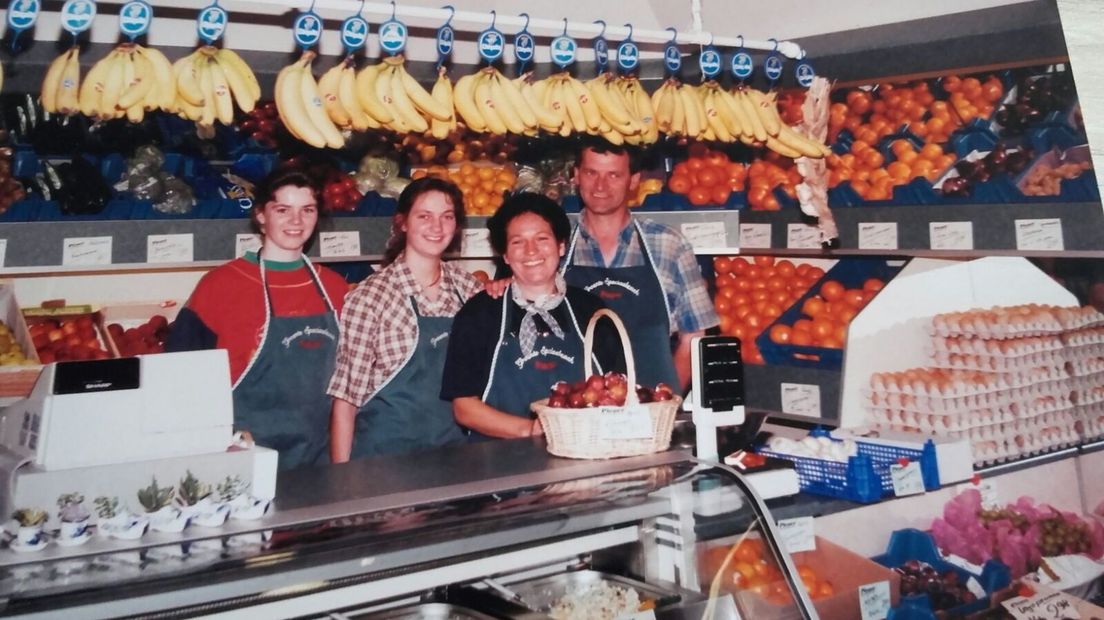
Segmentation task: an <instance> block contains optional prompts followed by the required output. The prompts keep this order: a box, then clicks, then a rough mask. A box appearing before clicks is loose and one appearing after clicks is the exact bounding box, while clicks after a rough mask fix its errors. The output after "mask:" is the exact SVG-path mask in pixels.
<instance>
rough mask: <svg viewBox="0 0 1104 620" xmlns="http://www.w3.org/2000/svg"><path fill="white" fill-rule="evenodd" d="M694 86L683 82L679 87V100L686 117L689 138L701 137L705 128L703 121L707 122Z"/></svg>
mask: <svg viewBox="0 0 1104 620" xmlns="http://www.w3.org/2000/svg"><path fill="white" fill-rule="evenodd" d="M693 88H694V87H693V86H691V85H689V84H683V85H682V86H680V87H679V89H678V94H679V101H680V102H681V103H682V113H683V115H684V117H685V119H686V137H688V138H697V137H699V136H700V135H701V133H702V130H703V127H702V123H704V122H705V119H703V118H702V115H701V112H700V110H699V106H701V100H699V99H698V97H697V95H695V94H694V91H693Z"/></svg>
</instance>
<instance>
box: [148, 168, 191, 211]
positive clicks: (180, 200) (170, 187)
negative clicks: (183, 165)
mask: <svg viewBox="0 0 1104 620" xmlns="http://www.w3.org/2000/svg"><path fill="white" fill-rule="evenodd" d="M162 187H163V188H164V191H163V192H162V194H161V197H160V199H159V200H157V201H156V202H154V203H153V208H154V209H157V210H158V211H160V212H161V213H172V214H184V213H190V212H191V210H192V208H193V207H194V206H195V194H194V193H193V192H192V188H191V187H190V186H189V185H188V184H187V183H185V182H184V180H183V179H180V178H178V177H174V176H172V175H171V174H167V175H165V176H164V178H163V180H162Z"/></svg>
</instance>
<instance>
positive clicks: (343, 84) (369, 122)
mask: <svg viewBox="0 0 1104 620" xmlns="http://www.w3.org/2000/svg"><path fill="white" fill-rule="evenodd" d="M337 98H338V99H339V100H340V101H341V107H342V108H344V109H345V111H346V112H348V113H349V118H350V120H351V122H352V124H353V129H355V130H357V131H366V130H368V129H379V128H380V127H382V126H383V125H381V124H380V122H379V121H377V120H376V119H375V117H373V116H372V115H371V114H368V113H367V112H365V111H364V108H362V107H361V106H360V98H359V97H357V92H356V61H355V59H353V58H351V57H350V58H346V59H345V62H344V64H343V66H342V68H341V77H340V80H339V81H338V84H337Z"/></svg>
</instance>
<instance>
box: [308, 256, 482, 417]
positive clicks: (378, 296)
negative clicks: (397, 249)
mask: <svg viewBox="0 0 1104 620" xmlns="http://www.w3.org/2000/svg"><path fill="white" fill-rule="evenodd" d="M442 266H443V272H442V274H441V290H440V294H439V295H438V296H437V300H436V301H430V300H428V299H426V298H425V297H424V296H423V295H422V293H421V287H420V286H418V284H417V282H415V280H414V275H413V274H412V273H411V272H410V268H409V267H407V265H406V262H405V261H403V260H402V257H401V256H400V257H399V258H398V259H396V260H395V262H394V263H391V264H390V265H388V266H387V267H385V268H383V269H381V270H380V271H379V272H377V273H374V274H372V275H371V276H369V277H368V278H366V279H365V280H364V281H363V282H361V283H360V284H359V285H357V287H356V288H355V289H353V290H352V291H350V292H349V294H348V295H346V296H345V307H344V309H343V310H342V313H341V342H340V344H339V345H338V350H337V363H336V366H335V368H334V374H333V377H332V378H331V379H330V386H329V388H328V389H327V390H326V393H327V394H329V395H330V396H333V397H334V398H340V399H342V400H346V401H348V402H350V403H353V404H355V405H357V406H363V405H364V403H366V402H368V399H369V398H371V396H372V395H373V394H375V392H376V391H377V390H379V389H380V388H382V387H383V386H384V385H386V384H387V382H388V381H390V380H391V377H393V376H394V375H395V374H396V373H398V371H399V370H400V369H402V366H403V365H404V364H405V362H406V360H407V358H408V357H409V356H410V355H411V353H412V352H413V350H414V347H415V346H417V344H418V323H417V317H416V316H415V315H414V309H413V308H412V307H411V305H410V298H411V297H414V299H415V301H416V302H417V304H418V312H419V313H421V314H422V315H423V316H438V317H440V316H455V315H456V313H457V312H458V311H459V310H460V307H461V306H462V305H463V304H464V302H465V301H467V300H468V299H470V298H471V297H472V295H475V294H476V293H478V292H479V291H481V290H483V287H482V285H480V284H479V282H478V281H477V280H476V279H475V278H473V277H472V276H471V274H469V273H468V272H467V271H464V270H463V269H462V268H460V267H457V266H454V265H451V264H449V263H442Z"/></svg>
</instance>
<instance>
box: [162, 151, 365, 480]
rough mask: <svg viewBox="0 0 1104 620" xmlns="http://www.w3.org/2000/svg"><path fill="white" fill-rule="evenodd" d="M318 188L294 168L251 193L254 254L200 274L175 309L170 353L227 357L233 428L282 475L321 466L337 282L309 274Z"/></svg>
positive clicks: (339, 293) (341, 284) (331, 276)
mask: <svg viewBox="0 0 1104 620" xmlns="http://www.w3.org/2000/svg"><path fill="white" fill-rule="evenodd" d="M319 194H320V192H319V189H318V186H317V185H316V183H315V182H314V181H313V180H312V179H311V178H310V177H308V176H307V175H305V174H303V173H301V172H299V171H296V170H283V171H277V172H275V173H273V174H272V175H270V176H269V178H267V179H265V180H264V181H262V182H261V184H260V185H258V187H257V190H256V192H255V195H254V202H253V210H252V212H251V217H252V221H253V227H254V229H255V230H256V231H257V232H258V233H259V234H260V235H261V236H262V246H261V249H260V250H259V251H258V252H256V253H254V252H248V253H246V254H245V256H243V257H241V258H237V259H235V260H232V261H230V262H229V263H226V264H225V265H222V266H221V267H218V268H216V269H214V270H212V271H211V272H209V273H207V274H206V275H205V276H203V278H202V279H201V280H200V281H199V284H197V285H196V289H195V291H194V292H193V293H192V296H191V298H190V299H189V300H188V303H187V305H185V307H184V308H183V309H181V311H180V314H179V316H178V317H177V319H176V322H175V323H174V324H173V328H172V332H171V333H170V335H169V339H168V341H167V343H166V349H167V350H169V351H190V350H196V349H214V348H219V349H226V351H227V353H228V355H229V358H230V380H231V381H232V383H233V386H234V427H235V429H237V430H242V431H249V432H250V433H251V434H252V435H253V439H254V440H255V441H256V442H257V444H259V445H262V446H265V447H268V448H272V449H274V450H278V451H279V452H280V469H290V468H294V467H302V466H309V465H315V464H322V463H325V462H327V458H326V457H327V453H328V443H329V441H328V439H329V411H330V400H329V397H328V396H327V395H326V384H327V382H328V381H329V378H330V374H331V373H332V372H333V366H334V358H335V355H336V352H337V343H338V329H339V328H338V319H337V317H338V313H339V312H340V310H341V306H342V302H343V300H344V295H345V291H346V284H345V281H344V279H342V278H341V276H339V275H338V274H336V273H334V272H333V271H330V270H329V269H326V268H325V267H315V266H314V265H312V264H311V262H310V261H309V260H308V259H307V257H306V255H305V254H304V249H305V248H307V247H309V245H310V243H311V242H312V241H313V240H314V238H315V233H316V232H317V231H316V228H317V224H318V216H319V206H318V205H319Z"/></svg>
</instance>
